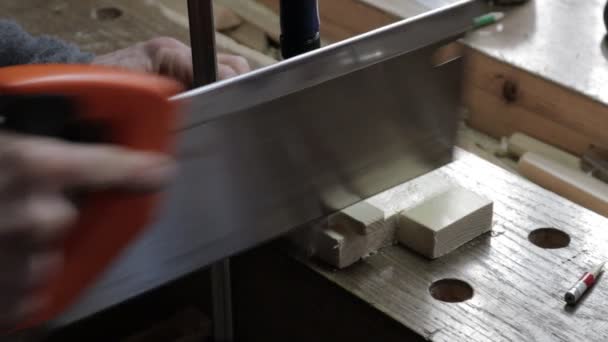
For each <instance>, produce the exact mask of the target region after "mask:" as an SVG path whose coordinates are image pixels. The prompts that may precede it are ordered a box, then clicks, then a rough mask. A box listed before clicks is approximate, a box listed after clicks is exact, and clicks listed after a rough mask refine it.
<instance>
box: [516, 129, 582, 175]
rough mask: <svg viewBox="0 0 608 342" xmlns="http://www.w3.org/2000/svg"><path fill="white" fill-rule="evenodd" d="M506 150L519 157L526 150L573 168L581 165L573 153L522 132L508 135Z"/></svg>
mask: <svg viewBox="0 0 608 342" xmlns="http://www.w3.org/2000/svg"><path fill="white" fill-rule="evenodd" d="M508 151H509V153H510V154H512V155H514V156H516V157H518V158H521V156H523V155H524V154H526V153H527V152H534V153H536V154H540V155H542V156H545V157H547V158H549V159H552V160H555V161H557V162H559V163H561V164H563V165H565V166H568V167H571V168H573V169H579V168H580V167H581V160H580V158H578V157H576V156H575V155H573V154H570V153H568V152H565V151H563V150H561V149H559V148H557V147H554V146H551V145H549V144H546V143H544V142H542V141H540V140H537V139H534V138H532V137H531V136H528V135H526V134H523V133H514V134H513V135H511V137H509V142H508Z"/></svg>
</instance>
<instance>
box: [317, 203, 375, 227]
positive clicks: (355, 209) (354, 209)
mask: <svg viewBox="0 0 608 342" xmlns="http://www.w3.org/2000/svg"><path fill="white" fill-rule="evenodd" d="M328 222H329V225H330V226H336V225H345V226H349V227H352V228H353V229H354V230H355V231H356V232H357V233H359V234H361V235H366V234H369V233H371V232H373V231H376V230H378V229H383V228H384V225H385V218H384V211H382V210H380V209H378V208H376V207H375V206H373V205H371V204H369V203H368V202H365V201H363V202H359V203H357V204H355V205H353V206H351V207H348V208H346V209H344V210H342V211H341V212H339V213H337V214H334V215H332V216H330V217H329V219H328Z"/></svg>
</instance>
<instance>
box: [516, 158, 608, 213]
mask: <svg viewBox="0 0 608 342" xmlns="http://www.w3.org/2000/svg"><path fill="white" fill-rule="evenodd" d="M519 172H520V173H521V174H522V175H524V176H525V177H526V178H528V179H530V180H531V181H533V182H534V183H536V184H538V185H540V186H542V187H544V188H545V189H548V190H551V191H553V192H555V193H557V194H559V195H561V196H563V197H565V198H567V199H569V200H571V201H572V202H574V203H577V204H580V205H582V206H583V207H585V208H588V209H590V210H593V211H595V212H597V213H599V214H601V215H604V216H607V217H608V184H606V183H604V182H602V181H601V180H599V179H596V178H594V177H592V176H590V175H587V174H585V173H584V172H583V171H581V170H576V169H573V168H570V167H568V166H566V165H563V164H561V163H559V162H557V161H554V160H552V159H550V158H547V157H545V156H542V155H540V154H537V153H533V152H528V153H526V154H524V155H523V156H522V157H521V159H520V160H519Z"/></svg>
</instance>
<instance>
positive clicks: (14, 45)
mask: <svg viewBox="0 0 608 342" xmlns="http://www.w3.org/2000/svg"><path fill="white" fill-rule="evenodd" d="M93 57H94V55H93V54H91V53H87V52H83V51H81V50H80V49H79V48H78V47H77V46H76V45H73V44H70V43H67V42H64V41H62V40H59V39H56V38H53V37H49V36H37V37H35V36H32V35H31V34H29V33H27V32H26V31H25V30H23V28H21V27H20V26H19V25H18V24H16V23H15V22H13V21H10V20H2V19H0V67H3V66H9V65H18V64H46V63H89V62H91V60H92V59H93Z"/></svg>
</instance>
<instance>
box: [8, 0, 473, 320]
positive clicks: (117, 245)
mask: <svg viewBox="0 0 608 342" xmlns="http://www.w3.org/2000/svg"><path fill="white" fill-rule="evenodd" d="M481 13H483V6H481V5H480V4H479V2H477V1H470V0H469V1H462V2H460V3H457V4H454V5H452V6H449V7H446V8H442V9H439V10H435V11H432V12H429V13H426V14H424V15H420V16H418V17H415V18H411V19H408V20H405V21H402V22H400V23H396V24H393V25H390V26H387V27H384V28H381V29H378V30H376V31H373V32H370V33H367V34H364V35H362V36H359V37H356V38H353V39H349V40H346V41H343V42H340V43H338V44H334V45H331V46H328V47H325V48H322V49H319V50H316V51H313V52H310V53H307V54H305V55H301V56H298V57H294V58H292V59H290V60H287V61H283V62H280V63H278V64H276V65H273V66H270V67H267V68H264V69H261V70H257V71H254V72H251V73H249V74H247V75H244V76H241V77H237V78H235V79H232V80H228V81H223V82H218V83H215V84H212V85H209V86H205V87H202V88H199V89H194V90H192V91H188V92H184V93H180V88H179V87H178V86H177V85H176V84H175V83H174V82H172V81H169V80H166V79H163V78H160V77H155V76H150V75H140V74H133V73H128V72H124V71H118V70H115V69H108V68H101V67H94V66H59V65H42V66H17V67H11V68H4V69H0V92H1V93H2V95H3V96H4V102H5V103H9V104H11V106H12V107H11V106H8V107H6V108H13V110H12V113H4V114H7V118H11V119H10V120H5V121H4V122H5V128H6V129H14V130H17V131H20V132H22V133H25V134H28V133H29V134H46V135H52V136H57V137H60V138H66V139H68V138H69V139H73V140H79V139H80V140H82V141H86V142H95V141H97V142H109V143H115V144H120V145H124V146H127V147H131V148H135V149H144V150H145V149H147V150H155V151H170V150H172V149H171V146H172V142H173V141H174V142H175V147H174V149H173V150H174V151H175V154H176V155H177V156H178V158H179V159H180V173H179V175H178V177H177V179H176V181H175V183H174V184H173V185H172V186H171V187H170V188H169V189H168V190H167V191H166V193H165V194H164V196H163V198H162V201H161V202H157V198H156V197H150V196H148V195H145V196H144V195H127V194H118V193H108V192H102V193H94V194H90V196H87V197H86V198H85V202H84V203H82V208H83V209H82V215H81V218H80V220H79V222H78V224H77V225H76V226H75V227H73V229H72V230H71V231H72V232H73V234H72V235H71V236H69V237H68V238H67V240H66V241H65V250H66V253H67V263H66V267H65V269H64V270H63V271H62V272H61V274H60V275H59V276H58V277H56V278H55V279H54V280H53V282H51V284H49V285H48V286H47V287H45V288H43V289H41V291H46V292H47V293H50V294H51V298H53V299H54V301H53V302H52V303H51V305H50V306H49V307H47V308H45V309H44V310H42V311H41V312H39V313H38V314H37V315H35V316H34V317H31V318H30V319H29V320H27V322H25V324H24V326H31V325H34V324H38V323H41V322H45V321H47V320H49V319H52V318H55V317H57V315H58V314H60V313H63V312H64V311H65V310H66V309H67V308H69V307H70V306H71V305H73V304H74V303H75V302H76V301H77V300H78V299H81V296H82V295H83V291H85V290H88V292H87V293H88V295H87V296H86V297H85V298H83V299H84V300H82V301H81V302H80V303H79V305H77V308H76V309H75V310H76V311H77V312H78V313H75V314H73V316H74V317H76V318H75V319H77V318H81V317H82V316H83V315H86V314H90V313H93V312H95V311H97V310H100V309H102V308H106V307H108V306H110V305H112V304H116V303H118V302H120V301H122V300H125V299H127V298H129V297H132V296H134V295H137V294H139V293H142V292H143V291H146V290H148V289H151V288H153V287H155V286H159V285H162V284H163V283H165V282H168V281H170V280H173V279H175V278H177V277H179V276H181V275H184V274H187V273H189V272H192V271H194V270H196V269H199V268H201V267H204V266H206V265H209V264H210V263H212V262H214V261H217V260H218V259H221V258H223V257H227V256H230V255H233V254H235V253H238V252H240V251H243V250H245V249H248V248H251V247H253V246H256V245H257V244H260V243H262V242H264V241H267V240H269V239H271V238H274V237H277V236H279V235H281V234H283V233H285V232H287V231H289V230H290V229H293V228H296V227H299V226H302V225H305V224H307V223H310V222H312V221H314V220H317V219H320V218H323V217H325V216H327V215H328V214H331V213H333V212H335V211H336V210H340V209H343V208H345V207H347V206H349V205H352V204H354V203H356V202H358V201H361V200H363V199H365V198H368V197H371V196H373V195H375V194H377V193H379V192H381V191H383V190H386V189H388V188H390V187H393V186H396V185H398V184H400V183H403V182H405V181H407V180H409V179H412V178H413V177H416V176H419V175H421V174H424V173H426V172H429V171H431V170H433V169H435V168H438V167H440V166H442V165H444V164H446V163H448V162H449V161H450V160H451V157H452V150H453V145H454V141H455V135H456V130H457V122H458V115H457V111H458V106H459V103H460V98H459V95H460V79H461V72H462V63H461V61H460V60H459V59H454V60H442V61H441V62H437V60H438V59H437V51H438V49H440V48H441V47H443V46H444V45H445V44H447V43H451V42H453V41H454V40H455V39H457V38H459V37H461V36H462V34H463V33H464V32H465V31H466V30H467V29H469V28H470V27H471V20H472V18H475V17H477V16H479V15H480V14H481ZM178 93H179V94H178ZM173 95H175V96H173ZM66 100H67V101H66ZM32 103H38V104H42V106H40V105H38V106H34V107H35V108H41V107H42V108H45V109H48V112H53V113H55V115H58V117H63V118H62V119H61V120H63V121H64V122H66V121H65V120H67V123H68V125H67V126H62V127H63V128H62V129H61V132H62V134H63V135H62V134H58V133H57V131H53V130H50V131H49V130H48V129H47V128H46V127H43V128H42V129H41V128H40V127H39V126H38V125H29V124H28V123H30V122H33V121H37V120H42V119H43V118H44V115H46V114H47V113H46V112H47V111H44V112H43V111H41V112H40V113H38V114H36V113H34V114H35V115H34V116H33V117H34V118H33V119H27V120H16V119H14V118H18V117H19V114H20V113H22V112H24V111H23V110H22V109H20V108H24V107H21V106H25V107H26V108H27V106H28V104H32ZM51 104H55V105H57V106H58V107H57V108H58V109H57V110H51V108H53V106H51ZM66 113H68V114H69V113H71V114H72V115H66ZM177 113H181V115H178V114H177ZM8 114H10V115H8ZM66 117H67V119H66ZM43 121H44V120H43ZM46 121H47V122H48V120H46ZM51 121H54V120H51ZM11 123H13V124H14V126H13V127H11V126H7V124H11ZM65 127H80V128H82V129H81V131H80V133H82V132H87V131H88V128H91V127H93V128H94V129H92V131H93V132H94V134H84V135H83V134H79V132H67V133H66V132H65V129H64V128H65ZM83 127H84V128H83ZM74 137H76V138H74ZM155 204H158V205H159V206H158V207H155ZM144 228H148V233H147V234H144V235H143V236H142V238H141V239H138V241H136V242H137V243H135V245H133V246H131V247H130V248H129V249H128V250H126V251H125V248H126V246H128V245H129V243H132V242H133V239H134V238H135V237H137V236H138V234H139V233H140V232H141V231H142V230H143V229H144ZM119 255H121V256H122V257H121V259H120V260H119V262H117V263H116V264H114V265H115V266H114V268H113V269H111V270H110V272H109V273H104V272H106V271H107V268H108V267H109V266H110V265H112V264H113V262H115V261H114V260H115V258H117V257H118V256H119ZM125 274H128V276H125ZM101 275H105V277H104V278H102V279H101V280H100V278H99V277H100V276H101ZM113 277H115V278H116V279H123V280H122V281H121V282H120V283H121V285H120V286H118V287H119V288H120V290H117V289H115V288H112V285H108V284H115V283H116V281H114V280H113V279H114V278H113ZM95 281H98V282H99V283H100V284H98V286H100V287H99V290H98V291H97V290H96V288H93V289H89V287H90V286H91V285H92V284H94V283H95Z"/></svg>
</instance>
